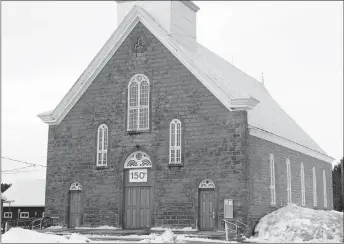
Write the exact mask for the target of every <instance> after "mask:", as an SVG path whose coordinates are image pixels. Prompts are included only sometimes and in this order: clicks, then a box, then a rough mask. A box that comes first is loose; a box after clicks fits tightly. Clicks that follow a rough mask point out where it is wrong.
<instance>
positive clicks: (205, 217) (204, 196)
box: [199, 190, 215, 230]
mask: <svg viewBox="0 0 344 244" xmlns="http://www.w3.org/2000/svg"><path fill="white" fill-rule="evenodd" d="M199 194H200V196H199V199H200V205H199V215H200V222H199V227H200V230H213V229H214V227H215V196H214V190H200V191H199Z"/></svg>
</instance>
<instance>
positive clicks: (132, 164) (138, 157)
mask: <svg viewBox="0 0 344 244" xmlns="http://www.w3.org/2000/svg"><path fill="white" fill-rule="evenodd" d="M124 168H125V169H130V168H152V161H151V160H150V158H149V156H148V155H147V153H144V152H142V151H136V152H133V153H131V154H130V155H129V156H128V157H127V159H126V160H125V162H124Z"/></svg>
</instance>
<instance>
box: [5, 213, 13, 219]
mask: <svg viewBox="0 0 344 244" xmlns="http://www.w3.org/2000/svg"><path fill="white" fill-rule="evenodd" d="M4 219H12V212H4Z"/></svg>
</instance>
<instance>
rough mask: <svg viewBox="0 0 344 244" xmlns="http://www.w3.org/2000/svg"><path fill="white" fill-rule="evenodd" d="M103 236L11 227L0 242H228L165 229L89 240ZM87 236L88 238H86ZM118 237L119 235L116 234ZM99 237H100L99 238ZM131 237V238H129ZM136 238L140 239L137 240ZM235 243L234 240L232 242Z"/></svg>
mask: <svg viewBox="0 0 344 244" xmlns="http://www.w3.org/2000/svg"><path fill="white" fill-rule="evenodd" d="M97 236H99V237H105V236H103V235H81V234H77V233H72V234H67V233H66V234H65V235H64V236H60V235H55V234H53V233H50V234H48V233H39V232H36V231H34V230H27V229H22V228H12V229H10V230H9V231H7V232H6V233H5V234H3V235H2V243H128V242H130V243H187V242H189V241H192V242H208V243H209V242H216V243H228V242H226V241H220V240H210V239H207V238H198V237H189V236H188V235H185V234H179V235H178V234H175V233H173V232H172V231H171V230H170V229H166V230H165V231H164V233H162V234H161V235H159V234H155V233H152V234H150V235H141V236H139V235H129V236H123V237H121V238H123V240H93V241H92V240H90V238H92V237H93V238H94V237H97ZM88 237H89V238H88ZM117 238H119V236H117ZM99 239H101V238H99ZM131 239H132V240H131ZM137 239H141V240H140V241H138V240H137ZM232 243H235V242H232Z"/></svg>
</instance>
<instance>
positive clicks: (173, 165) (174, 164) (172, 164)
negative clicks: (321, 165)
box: [168, 163, 184, 167]
mask: <svg viewBox="0 0 344 244" xmlns="http://www.w3.org/2000/svg"><path fill="white" fill-rule="evenodd" d="M183 166H184V165H183V164H182V163H180V164H176V163H169V164H168V167H183Z"/></svg>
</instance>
